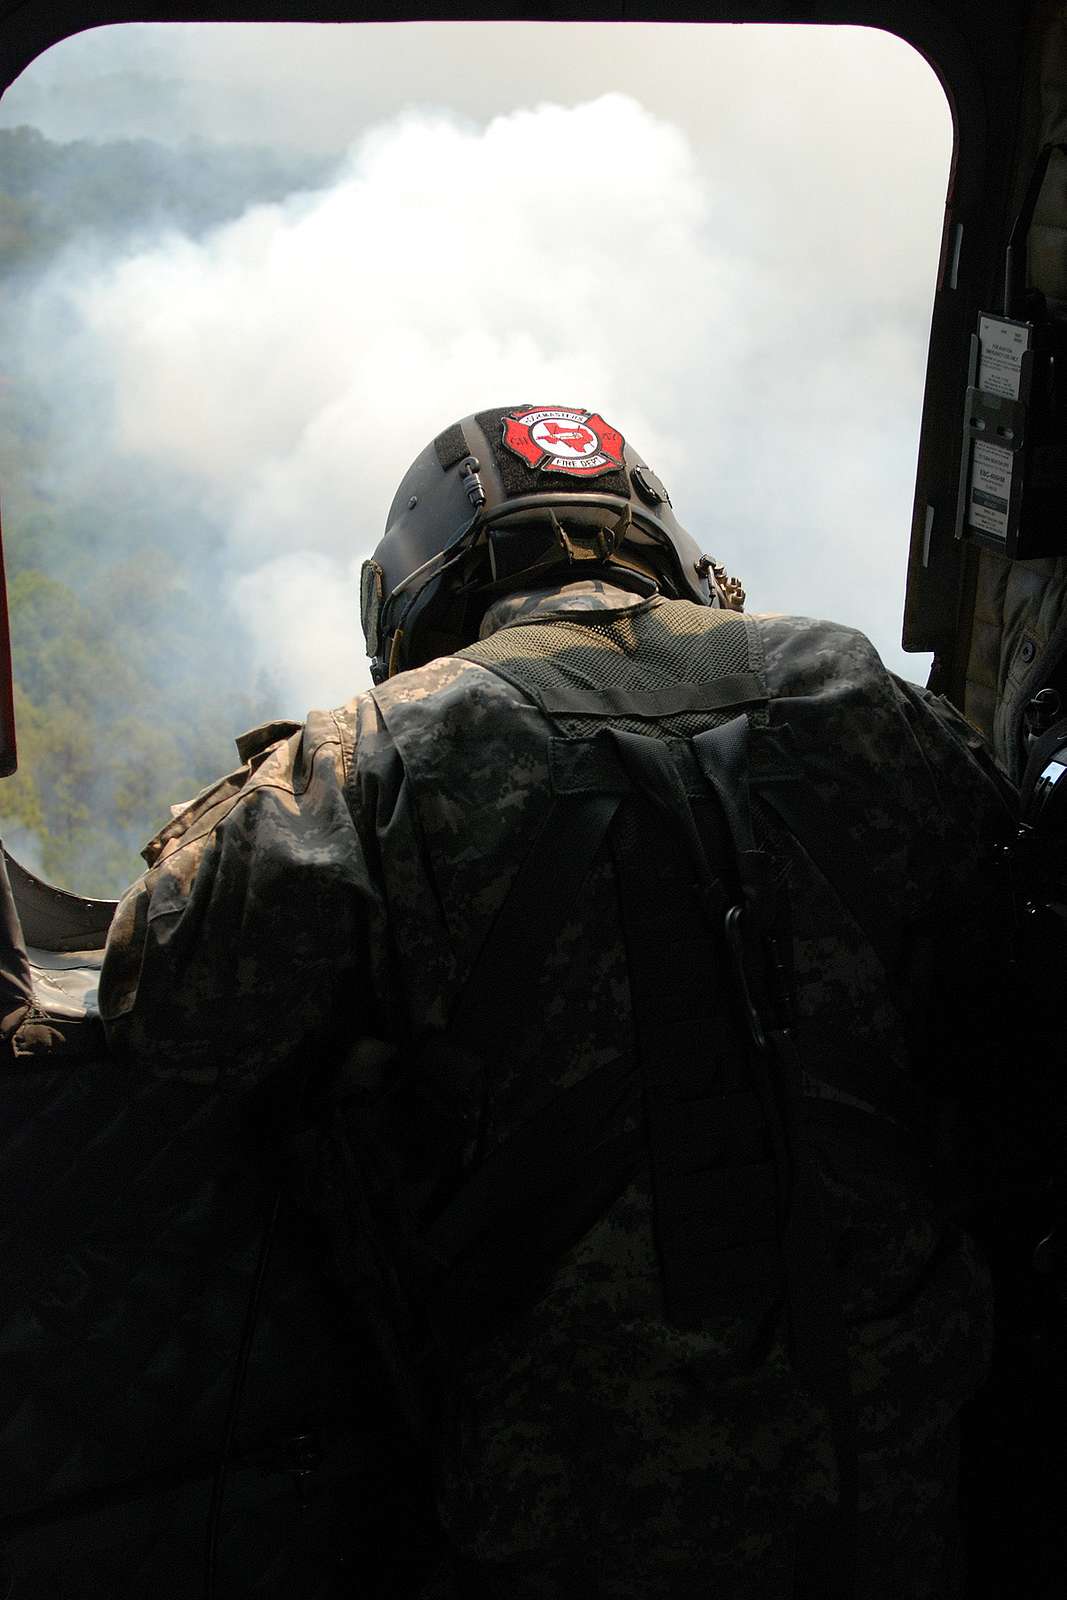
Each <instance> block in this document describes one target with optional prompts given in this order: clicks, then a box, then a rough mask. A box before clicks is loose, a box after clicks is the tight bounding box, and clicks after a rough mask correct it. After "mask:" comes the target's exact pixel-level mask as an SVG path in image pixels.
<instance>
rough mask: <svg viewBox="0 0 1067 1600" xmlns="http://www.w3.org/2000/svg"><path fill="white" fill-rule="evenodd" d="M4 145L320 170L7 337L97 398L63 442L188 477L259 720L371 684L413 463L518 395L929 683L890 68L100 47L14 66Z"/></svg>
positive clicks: (744, 568)
mask: <svg viewBox="0 0 1067 1600" xmlns="http://www.w3.org/2000/svg"><path fill="white" fill-rule="evenodd" d="M20 124H29V125H31V126H35V127H37V128H39V129H40V130H41V132H43V133H44V134H45V135H46V136H47V137H49V138H51V139H57V140H71V139H80V138H85V139H114V138H124V137H147V138H152V139H156V140H161V141H163V142H166V143H169V144H174V145H187V144H189V142H190V141H203V142H204V144H205V146H208V145H210V144H212V143H220V142H221V143H226V142H239V143H242V144H247V145H258V146H264V147H270V148H275V149H277V148H284V149H288V150H292V151H298V152H308V153H312V154H314V155H316V156H318V157H325V158H328V160H327V167H326V169H325V170H328V172H329V174H330V175H329V177H328V178H326V179H323V180H320V181H319V182H318V184H317V186H316V187H314V188H311V189H300V190H295V191H294V192H293V193H292V194H290V195H288V196H287V197H286V198H285V199H284V200H282V201H280V202H278V203H276V204H271V205H258V206H253V207H250V208H249V209H248V210H247V211H246V212H245V213H244V214H242V215H240V216H238V217H235V218H234V219H232V220H231V221H229V222H227V223H225V224H224V225H222V226H220V227H218V228H215V229H213V230H211V231H210V232H209V233H207V234H206V235H204V236H202V237H199V238H195V239H194V238H191V237H189V236H188V235H186V234H184V233H183V232H182V231H181V230H180V229H177V228H175V227H174V226H173V225H170V224H168V223H167V222H166V220H165V217H164V218H162V219H161V220H160V222H159V225H158V229H157V231H156V232H155V233H154V234H153V235H151V236H149V237H145V236H141V237H140V238H139V239H138V241H137V243H136V244H135V245H126V246H124V247H123V249H122V250H116V251H115V252H114V253H113V254H108V253H106V252H105V253H103V254H101V252H100V250H99V249H98V248H96V249H93V250H90V249H88V247H75V248H73V249H72V250H71V251H69V252H68V253H67V254H66V255H65V256H64V257H63V258H62V259H61V260H60V261H59V262H58V263H57V264H56V265H55V267H54V268H53V269H52V270H51V271H50V273H49V274H48V275H47V277H46V278H45V279H44V280H43V281H42V282H41V283H40V284H39V285H38V286H37V288H36V290H35V298H34V304H33V307H32V309H31V312H30V313H29V314H28V318H27V328H28V336H30V337H32V338H34V339H36V340H39V341H40V347H41V352H42V354H41V360H42V363H43V364H44V365H45V366H46V367H48V368H50V369H51V370H54V371H55V372H56V374H57V382H61V383H62V384H64V385H65V386H66V389H67V393H68V402H70V401H71V399H72V397H74V398H78V397H80V396H83V395H88V394H91V395H92V397H93V403H92V405H91V407H86V406H83V405H80V404H79V405H78V406H77V407H76V408H75V410H76V412H77V416H78V429H79V433H78V437H79V447H80V448H82V449H84V450H85V451H86V452H87V453H89V454H92V455H94V456H99V455H101V454H106V455H108V456H110V457H111V458H113V459H114V460H115V461H116V462H117V463H118V465H119V467H120V468H121V467H123V466H124V464H127V463H128V470H129V471H130V472H131V473H135V472H136V473H140V474H143V473H146V472H147V473H151V472H158V473H160V474H161V475H164V476H168V475H169V476H170V477H173V475H174V474H178V475H180V477H181V479H182V481H183V483H184V485H185V486H186V489H187V491H188V493H189V494H191V495H192V496H193V497H194V499H195V501H196V504H197V508H198V511H199V513H200V514H201V515H202V516H203V517H204V518H206V519H207V520H208V521H209V522H210V524H211V525H212V526H213V527H214V528H215V529H216V530H217V538H218V541H219V545H220V548H221V550H222V552H223V558H224V560H223V567H224V571H225V582H224V592H223V593H222V594H220V596H219V605H220V609H221V610H222V611H225V610H226V609H229V610H230V611H231V612H232V614H233V615H235V616H237V617H238V618H240V619H241V621H242V622H243V624H244V625H245V626H246V627H247V628H248V629H249V631H250V635H251V638H252V640H253V661H252V662H251V664H250V670H259V669H263V670H269V671H270V672H271V673H272V675H273V677H274V679H275V681H276V682H277V683H278V686H279V695H280V698H281V701H282V703H281V704H280V705H279V708H278V709H279V714H284V715H295V716H302V715H303V713H304V712H305V711H306V709H307V708H308V706H310V705H313V704H316V705H323V704H336V703H339V702H340V701H342V700H344V699H346V698H347V697H348V696H349V695H351V694H353V693H355V692H358V691H359V690H361V689H362V688H364V687H366V685H367V683H368V682H369V678H368V674H367V669H366V662H365V659H364V651H363V646H362V640H361V638H360V636H359V628H358V601H357V593H358V585H357V580H358V572H359V567H360V564H361V563H362V561H363V559H364V558H365V556H367V555H368V554H370V552H371V551H372V550H373V548H374V546H375V544H376V543H377V541H378V539H379V538H380V536H381V533H382V531H383V527H384V518H385V513H386V510H387V508H388V505H389V502H390V500H391V498H392V494H393V491H394V489H395V487H396V484H397V482H398V481H399V479H400V477H401V476H402V474H403V472H404V471H405V469H406V467H407V465H408V463H409V462H410V460H411V459H412V458H413V457H414V456H415V455H416V454H418V452H419V451H420V450H421V449H422V447H423V446H424V445H425V444H426V443H427V442H428V441H429V440H430V439H431V438H433V437H434V435H436V434H437V433H438V432H440V431H441V429H442V428H444V427H445V426H446V425H447V424H448V423H450V422H451V421H453V420H455V419H456V418H458V417H461V416H463V415H465V414H468V413H470V412H473V411H477V410H482V409H485V408H487V407H489V406H493V405H503V404H509V403H512V402H514V403H516V404H518V403H520V402H524V401H530V402H533V403H537V404H564V405H573V406H583V407H586V408H588V409H590V410H596V411H599V412H600V413H601V414H602V415H603V416H604V417H606V418H607V420H608V421H609V422H610V423H611V424H612V425H613V426H615V427H617V428H618V429H619V430H620V431H621V432H622V433H623V434H624V435H625V436H626V437H627V438H629V439H631V440H632V441H633V443H634V444H635V445H636V446H637V447H638V449H639V450H640V451H642V452H643V453H644V454H645V455H646V457H647V459H648V460H649V462H650V464H651V465H652V466H653V467H654V468H655V470H656V471H657V472H658V474H659V475H660V477H661V478H662V479H663V480H664V481H665V483H666V484H667V487H668V489H669V491H670V493H671V498H672V500H673V502H674V506H675V510H676V512H677V513H678V515H679V517H680V520H681V521H682V522H683V523H684V524H685V525H686V526H687V527H688V528H689V530H690V531H691V532H692V534H693V535H694V537H695V538H696V539H697V540H698V542H699V543H700V544H701V546H702V548H704V549H706V550H708V551H709V552H711V553H712V554H714V555H715V556H717V557H718V558H719V559H721V560H723V561H725V563H726V565H727V567H728V568H729V570H730V571H731V572H735V573H737V574H738V575H739V576H740V577H741V578H742V580H743V581H744V583H745V586H746V589H747V591H748V595H749V607H750V609H752V610H755V611H792V612H800V613H804V614H809V615H817V616H830V617H834V618H835V619H837V620H839V621H842V622H846V623H850V624H852V625H854V626H857V627H860V628H862V629H863V630H864V631H866V632H867V633H869V634H870V636H871V637H872V638H873V640H874V642H875V643H876V645H877V646H878V648H879V649H880V650H881V652H882V655H883V658H884V659H885V660H886V662H887V664H888V665H889V666H890V667H892V668H893V669H894V670H896V671H900V672H902V673H903V674H904V675H905V676H908V677H910V678H912V679H914V680H917V681H922V680H923V679H924V678H925V675H926V671H927V668H928V660H929V658H928V657H923V656H908V655H905V654H904V653H903V651H902V650H901V649H900V647H899V640H900V630H901V615H902V607H903V593H904V577H905V567H906V561H907V548H908V538H909V528H910V519H911V502H912V494H913V486H914V472H915V457H916V451H917V443H918V427H919V416H920V408H921V401H922V386H923V379H924V374H925V362H926V343H927V338H928V332H929V320H930V310H931V305H932V298H933V289H934V278H935V272H936V267H937V260H938V253H939V246H940V233H941V218H942V212H943V206H944V196H945V186H946V180H947V174H948V167H949V159H950V155H951V140H952V130H951V121H950V116H949V111H948V106H947V103H946V101H945V97H944V94H943V92H942V90H941V88H940V86H939V84H938V82H937V80H936V78H935V76H934V74H933V73H932V71H931V70H930V68H929V67H928V66H927V65H926V63H925V62H924V61H923V60H922V59H921V58H920V57H919V56H918V55H917V54H916V53H915V52H914V51H913V50H912V49H911V48H910V46H908V45H906V44H904V43H903V42H902V41H900V40H898V39H895V38H893V37H892V36H890V35H888V34H884V33H880V32H877V31H875V30H870V29H851V28H850V29H830V28H803V29H802V28H783V27H756V26H745V27H736V26H735V27H713V26H708V27H699V26H673V27H669V26H659V27H658V26H652V25H621V24H620V25H601V26H598V25H557V24H506V23H497V24H458V23H453V24H404V25H398V24H394V25H364V26H344V27H338V26H326V25H322V26H297V25H284V26H240V27H239V26H212V25H195V26H180V25H167V26H158V25H135V26H125V27H108V28H103V29H96V30H93V31H91V32H89V33H86V34H82V35H80V36H78V37H76V38H74V39H71V40H67V41H65V42H63V43H62V44H60V45H58V46H56V47H54V48H53V49H52V50H51V51H49V52H47V53H46V54H45V55H44V56H42V57H40V58H38V60H37V61H36V62H34V63H32V64H31V66H30V67H29V68H28V69H27V70H26V72H25V73H24V74H23V76H22V77H21V78H20V79H19V80H18V81H17V82H16V83H15V84H14V85H13V86H12V88H11V89H10V90H9V92H8V94H7V95H6V96H5V97H4V99H3V101H2V102H0V126H7V127H13V126H18V125H20ZM205 159H208V156H207V155H205ZM235 731H236V730H235Z"/></svg>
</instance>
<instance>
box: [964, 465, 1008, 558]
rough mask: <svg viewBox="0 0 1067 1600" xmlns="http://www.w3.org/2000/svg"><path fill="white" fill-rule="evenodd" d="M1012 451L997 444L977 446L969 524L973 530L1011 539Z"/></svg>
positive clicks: (968, 516) (973, 466)
mask: <svg viewBox="0 0 1067 1600" xmlns="http://www.w3.org/2000/svg"><path fill="white" fill-rule="evenodd" d="M1011 466H1012V458H1011V451H1010V450H1002V449H1001V448H1000V446H999V445H996V444H976V445H975V447H974V454H973V456H972V457H971V506H970V510H969V512H968V515H967V520H968V521H969V523H970V524H971V527H972V528H979V529H981V531H982V532H983V533H992V534H995V535H996V536H997V538H998V539H1006V538H1007V537H1008V503H1009V501H1010V499H1011Z"/></svg>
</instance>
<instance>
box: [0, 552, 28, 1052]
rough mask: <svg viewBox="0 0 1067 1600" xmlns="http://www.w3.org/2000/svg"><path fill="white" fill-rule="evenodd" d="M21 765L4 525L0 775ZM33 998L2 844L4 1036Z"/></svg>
mask: <svg viewBox="0 0 1067 1600" xmlns="http://www.w3.org/2000/svg"><path fill="white" fill-rule="evenodd" d="M17 766H18V750H17V748H16V744H15V691H14V682H13V680H12V675H11V630H10V628H9V626H8V615H7V581H6V579H5V577H4V543H3V531H2V528H0V777H3V778H8V777H10V776H11V774H12V773H13V772H14V771H15V769H16V767H17ZM32 1001H33V980H32V978H31V976H30V964H29V960H28V958H27V956H26V947H25V945H24V943H23V939H22V929H21V927H20V925H19V914H18V910H17V908H16V906H15V898H14V896H13V894H12V893H11V883H10V881H9V879H8V875H7V857H6V855H5V854H4V850H3V846H2V845H0V1038H4V1039H6V1038H7V1037H8V1035H9V1033H10V1032H12V1031H13V1029H14V1028H15V1027H17V1025H18V1023H19V1022H20V1021H21V1020H22V1018H23V1017H24V1016H25V1014H26V1012H27V1010H28V1008H29V1006H30V1005H31V1003H32Z"/></svg>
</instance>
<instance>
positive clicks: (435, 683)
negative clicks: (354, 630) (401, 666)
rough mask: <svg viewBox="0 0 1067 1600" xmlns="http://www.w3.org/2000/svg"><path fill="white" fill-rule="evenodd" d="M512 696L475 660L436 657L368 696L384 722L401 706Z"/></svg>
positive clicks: (506, 688) (508, 690) (401, 673)
mask: <svg viewBox="0 0 1067 1600" xmlns="http://www.w3.org/2000/svg"><path fill="white" fill-rule="evenodd" d="M513 693H514V691H513V690H511V688H510V685H509V684H507V683H506V682H505V680H504V679H503V678H501V677H500V676H499V675H498V674H497V673H495V672H491V671H489V669H488V668H487V667H484V666H482V664H481V663H480V662H479V661H468V660H465V659H463V657H461V656H439V657H438V658H437V660H436V661H429V662H427V663H426V665H425V666H424V667H412V668H411V670H410V671H408V672H398V673H397V675H396V677H395V678H389V679H388V680H387V681H386V682H385V683H380V684H379V685H378V686H377V688H376V689H374V690H372V697H373V699H374V701H375V702H376V704H377V706H378V708H379V710H380V711H381V713H382V715H383V716H384V717H385V718H386V720H387V721H388V718H389V713H390V711H398V710H400V709H401V707H404V706H413V705H418V704H420V703H423V702H425V703H426V704H427V705H430V704H432V705H440V704H442V703H444V702H450V701H452V700H453V699H455V698H462V697H464V696H466V695H484V694H500V695H502V696H504V697H505V698H507V697H509V696H510V695H511V694H513Z"/></svg>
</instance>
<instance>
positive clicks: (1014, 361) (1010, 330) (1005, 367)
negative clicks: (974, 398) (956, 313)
mask: <svg viewBox="0 0 1067 1600" xmlns="http://www.w3.org/2000/svg"><path fill="white" fill-rule="evenodd" d="M978 339H979V342H980V344H981V346H982V359H981V362H980V363H979V366H978V387H979V389H984V390H985V392H986V394H1001V395H1005V396H1006V397H1007V398H1008V399H1009V400H1018V398H1019V385H1020V383H1021V382H1022V366H1023V351H1024V350H1027V349H1029V347H1030V329H1029V328H1028V327H1026V326H1025V324H1023V323H1020V322H998V321H997V319H996V317H979V319H978Z"/></svg>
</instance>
